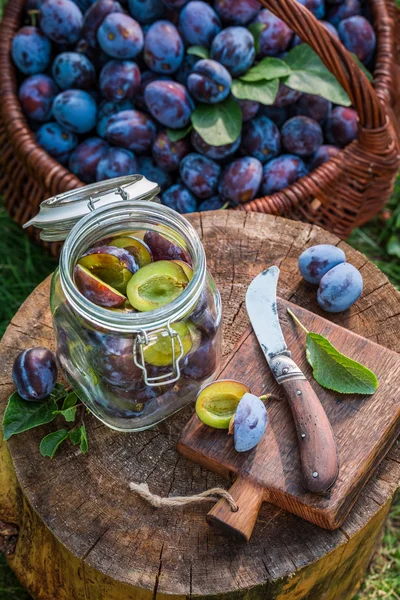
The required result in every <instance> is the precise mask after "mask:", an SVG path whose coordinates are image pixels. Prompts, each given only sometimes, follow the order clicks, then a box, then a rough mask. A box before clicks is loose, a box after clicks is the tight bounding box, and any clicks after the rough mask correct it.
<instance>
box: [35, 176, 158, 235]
mask: <svg viewBox="0 0 400 600" xmlns="http://www.w3.org/2000/svg"><path fill="white" fill-rule="evenodd" d="M159 191H160V188H159V187H158V185H157V184H156V183H154V182H153V181H149V180H148V179H146V177H143V175H127V176H126V177H116V178H115V179H108V180H107V181H100V182H98V183H93V184H91V185H86V186H83V187H80V188H77V189H75V190H71V191H69V192H65V193H63V194H58V195H57V196H53V197H52V198H48V199H47V200H44V201H43V202H41V204H40V210H39V213H38V214H37V215H36V216H35V217H33V219H30V220H29V221H28V222H27V223H25V224H24V225H23V228H24V229H26V228H27V227H30V226H31V225H33V226H34V227H37V228H38V229H41V230H42V231H41V232H40V238H41V239H42V240H45V241H46V242H59V241H61V240H65V239H66V237H67V236H68V234H69V232H70V231H71V229H72V228H73V226H74V225H75V224H76V223H77V222H78V221H79V220H80V219H81V218H82V217H84V216H85V215H87V214H88V213H90V212H92V211H94V210H96V209H97V208H100V207H103V206H107V205H108V204H114V203H115V202H118V201H121V202H123V201H125V200H153V199H155V197H156V195H157V194H158V192H159Z"/></svg>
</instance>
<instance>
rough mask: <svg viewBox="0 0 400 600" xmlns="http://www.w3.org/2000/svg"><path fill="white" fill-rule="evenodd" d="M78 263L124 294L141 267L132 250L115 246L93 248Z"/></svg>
mask: <svg viewBox="0 0 400 600" xmlns="http://www.w3.org/2000/svg"><path fill="white" fill-rule="evenodd" d="M78 264H79V265H81V266H82V267H85V268H86V269H88V270H89V271H90V272H91V273H92V274H93V275H95V276H96V277H99V278H100V279H101V280H102V281H104V283H107V284H108V285H111V286H112V287H113V288H115V289H116V290H118V291H119V292H121V293H122V294H124V293H125V291H126V286H127V284H128V281H129V280H130V279H131V277H132V275H133V274H134V273H136V271H138V269H139V267H138V264H137V262H136V260H135V258H134V257H133V256H132V254H130V252H128V251H127V250H125V249H123V248H117V247H114V246H98V247H97V248H91V249H90V250H88V252H86V253H85V254H84V255H83V256H82V258H80V259H79V261H78Z"/></svg>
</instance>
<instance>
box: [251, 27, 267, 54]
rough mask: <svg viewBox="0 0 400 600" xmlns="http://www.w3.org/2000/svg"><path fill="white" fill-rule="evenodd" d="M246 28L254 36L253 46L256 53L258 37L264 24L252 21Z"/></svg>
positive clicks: (258, 47) (258, 46)
mask: <svg viewBox="0 0 400 600" xmlns="http://www.w3.org/2000/svg"><path fill="white" fill-rule="evenodd" d="M247 29H248V30H249V31H250V33H251V35H252V36H253V38H254V48H255V49H256V52H257V54H258V51H259V50H260V37H261V34H262V32H263V31H264V29H265V24H264V23H253V24H252V25H249V26H248V28H247Z"/></svg>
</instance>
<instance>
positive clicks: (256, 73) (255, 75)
mask: <svg viewBox="0 0 400 600" xmlns="http://www.w3.org/2000/svg"><path fill="white" fill-rule="evenodd" d="M290 73H291V69H290V67H289V65H287V64H286V63H285V62H284V61H283V60H280V59H279V58H272V57H270V56H267V57H266V58H263V59H262V60H260V62H259V63H258V64H257V65H256V66H255V67H252V68H251V69H249V70H248V71H247V73H245V74H244V75H241V76H240V80H241V81H262V80H265V81H271V80H272V79H279V77H285V76H286V75H289V74H290Z"/></svg>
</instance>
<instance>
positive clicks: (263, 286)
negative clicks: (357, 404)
mask: <svg viewBox="0 0 400 600" xmlns="http://www.w3.org/2000/svg"><path fill="white" fill-rule="evenodd" d="M279 273H280V271H279V269H278V267H276V266H273V267H270V268H269V269H266V270H265V271H263V272H262V273H260V274H259V275H257V277H256V278H255V279H253V281H252V282H251V284H250V285H249V287H248V289H247V293H246V309H247V313H248V315H249V318H250V321H251V324H252V326H253V330H254V333H255V335H256V337H257V340H258V342H259V344H260V346H261V348H262V351H263V353H264V356H265V358H266V360H267V362H268V365H269V367H270V369H271V371H272V374H273V375H274V377H275V379H276V381H277V383H278V384H279V385H281V386H282V387H283V389H284V391H285V395H286V398H287V400H288V403H289V406H290V409H291V411H292V415H293V419H294V423H295V426H296V432H297V438H298V442H299V448H300V462H301V471H302V478H303V485H304V487H305V488H306V489H307V490H308V491H310V492H313V493H316V494H322V493H324V492H326V491H327V490H329V489H330V488H331V487H332V486H333V484H334V483H335V481H336V479H337V476H338V471H339V459H338V451H337V446H336V441H335V438H334V435H333V431H332V427H331V425H330V423H329V420H328V417H327V416H326V413H325V411H324V408H323V406H322V404H321V402H320V400H319V398H318V396H317V395H316V393H315V392H314V390H313V388H312V387H311V385H310V383H309V382H308V381H307V379H306V377H305V375H304V374H303V373H302V371H301V370H300V369H299V367H298V366H297V365H296V363H295V362H294V361H293V359H292V357H291V353H290V351H289V350H288V348H287V345H286V342H285V338H284V336H283V333H282V329H281V326H280V323H279V315H278V307H277V297H276V291H277V283H278V278H279Z"/></svg>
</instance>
